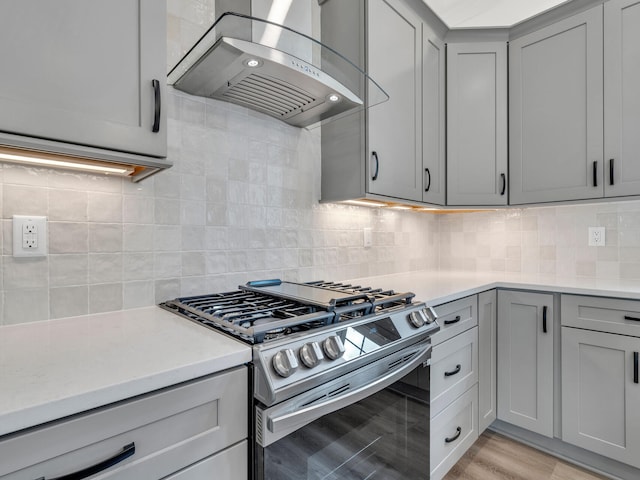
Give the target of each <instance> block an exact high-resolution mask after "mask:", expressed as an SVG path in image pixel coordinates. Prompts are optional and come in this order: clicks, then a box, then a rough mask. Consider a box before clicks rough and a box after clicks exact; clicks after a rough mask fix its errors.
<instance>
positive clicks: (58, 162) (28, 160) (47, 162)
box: [0, 148, 134, 175]
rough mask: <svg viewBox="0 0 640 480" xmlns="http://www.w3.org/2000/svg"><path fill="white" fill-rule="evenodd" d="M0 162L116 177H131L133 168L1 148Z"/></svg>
mask: <svg viewBox="0 0 640 480" xmlns="http://www.w3.org/2000/svg"><path fill="white" fill-rule="evenodd" d="M0 160H2V161H6V162H12V163H20V164H28V165H37V166H41V167H53V168H70V169H74V170H83V171H88V172H99V173H105V174H115V175H131V174H132V173H133V172H134V168H133V167H129V166H127V165H119V164H116V165H109V164H105V163H101V162H97V161H92V160H81V159H78V160H77V161H76V160H72V159H67V158H66V157H63V156H57V155H54V154H49V153H46V152H33V153H31V152H29V153H28V154H27V153H26V152H25V153H22V152H21V151H20V150H15V149H11V148H0Z"/></svg>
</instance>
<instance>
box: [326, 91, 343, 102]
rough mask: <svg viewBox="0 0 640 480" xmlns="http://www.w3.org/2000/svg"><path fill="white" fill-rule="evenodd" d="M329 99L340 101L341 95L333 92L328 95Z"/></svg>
mask: <svg viewBox="0 0 640 480" xmlns="http://www.w3.org/2000/svg"><path fill="white" fill-rule="evenodd" d="M327 100H329V101H330V102H333V103H336V102H339V101H340V100H341V98H340V95H338V94H337V93H331V94H329V96H327Z"/></svg>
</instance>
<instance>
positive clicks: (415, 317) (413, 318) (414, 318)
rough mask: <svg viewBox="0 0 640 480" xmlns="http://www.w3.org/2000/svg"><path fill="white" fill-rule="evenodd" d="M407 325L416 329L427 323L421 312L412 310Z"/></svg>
mask: <svg viewBox="0 0 640 480" xmlns="http://www.w3.org/2000/svg"><path fill="white" fill-rule="evenodd" d="M407 318H408V319H409V323H410V324H411V325H413V326H414V327H416V328H420V327H422V326H424V325H425V324H426V323H427V317H426V315H425V314H424V313H423V312H422V310H414V311H413V312H411V313H410V314H409V315H408V317H407Z"/></svg>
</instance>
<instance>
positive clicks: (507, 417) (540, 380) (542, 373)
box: [497, 290, 554, 437]
mask: <svg viewBox="0 0 640 480" xmlns="http://www.w3.org/2000/svg"><path fill="white" fill-rule="evenodd" d="M553 323H554V312H553V295H552V294H545V293H533V292H521V291H508V290H500V291H498V359H497V360H498V379H497V381H498V419H499V420H503V421H505V422H508V423H511V424H513V425H516V426H519V427H522V428H525V429H527V430H530V431H532V432H535V433H539V434H541V435H545V436H547V437H553V399H554V396H553V392H554V389H553V384H554V370H553V358H554V354H553V352H554V343H553V336H554V335H553V332H554V327H553Z"/></svg>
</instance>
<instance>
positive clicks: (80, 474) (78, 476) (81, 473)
mask: <svg viewBox="0 0 640 480" xmlns="http://www.w3.org/2000/svg"><path fill="white" fill-rule="evenodd" d="M134 453H136V444H135V443H133V442H132V443H130V444H128V445H125V446H124V447H122V451H121V452H119V453H118V454H116V455H115V456H113V457H111V458H107V459H106V460H104V461H102V462H100V463H96V464H95V465H92V466H91V467H87V468H85V469H83V470H78V471H77V472H74V473H69V474H67V475H63V476H61V477H56V478H50V479H49V480H82V479H83V478H88V477H91V476H92V475H95V474H96V473H99V472H102V471H103V470H106V469H107V468H109V467H113V466H114V465H116V464H118V463H120V462H122V461H123V460H126V459H127V458H129V457H130V456H132V455H133V454H134ZM37 480H46V479H45V477H40V478H38V479H37Z"/></svg>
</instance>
